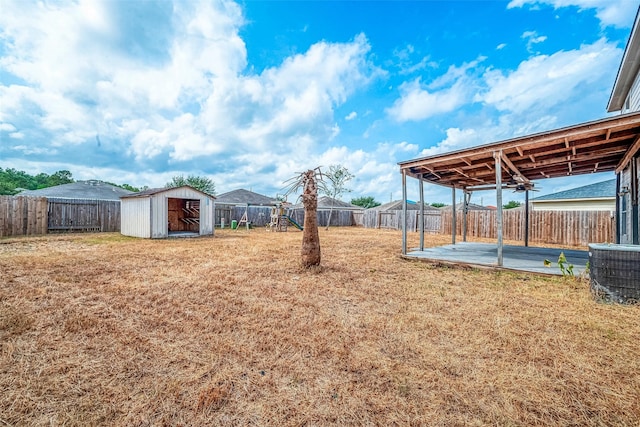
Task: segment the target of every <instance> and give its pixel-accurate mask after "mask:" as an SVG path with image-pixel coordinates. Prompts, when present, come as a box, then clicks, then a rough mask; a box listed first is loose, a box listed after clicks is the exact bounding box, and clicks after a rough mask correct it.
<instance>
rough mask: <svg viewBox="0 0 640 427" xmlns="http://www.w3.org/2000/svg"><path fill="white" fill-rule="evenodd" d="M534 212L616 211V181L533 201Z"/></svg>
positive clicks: (611, 180)
mask: <svg viewBox="0 0 640 427" xmlns="http://www.w3.org/2000/svg"><path fill="white" fill-rule="evenodd" d="M531 209H532V210H534V211H571V210H573V211H611V212H615V210H616V180H615V179H609V180H606V181H600V182H596V183H594V184H589V185H584V186H582V187H577V188H572V189H570V190H566V191H560V192H558V193H552V194H546V195H544V196H540V197H536V198H534V199H531Z"/></svg>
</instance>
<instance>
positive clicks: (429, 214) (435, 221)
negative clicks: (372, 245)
mask: <svg viewBox="0 0 640 427" xmlns="http://www.w3.org/2000/svg"><path fill="white" fill-rule="evenodd" d="M441 214H442V212H441V211H432V210H426V211H425V212H424V231H425V232H426V233H440V229H441V223H442V219H441V218H442V216H441ZM419 218H420V211H417V210H410V211H407V231H418V230H419V225H420V220H419ZM362 225H363V226H364V227H365V228H391V229H397V230H399V229H401V228H402V211H401V210H391V211H379V210H375V209H367V210H366V211H364V215H363V220H362Z"/></svg>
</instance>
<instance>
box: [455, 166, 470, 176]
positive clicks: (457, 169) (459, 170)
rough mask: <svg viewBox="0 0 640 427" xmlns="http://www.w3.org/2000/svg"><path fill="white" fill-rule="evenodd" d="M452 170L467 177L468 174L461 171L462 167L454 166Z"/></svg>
mask: <svg viewBox="0 0 640 427" xmlns="http://www.w3.org/2000/svg"><path fill="white" fill-rule="evenodd" d="M452 170H454V171H456V172H458V173H459V174H460V175H462V176H464V177H465V178H469V175H467V174H466V173H464V172H462V169H460V168H454V169H452Z"/></svg>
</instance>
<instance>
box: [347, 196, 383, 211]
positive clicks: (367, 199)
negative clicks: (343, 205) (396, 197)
mask: <svg viewBox="0 0 640 427" xmlns="http://www.w3.org/2000/svg"><path fill="white" fill-rule="evenodd" d="M351 204H352V205H356V206H362V207H363V208H365V209H369V208H375V207H376V206H380V202H378V201H376V199H375V198H373V197H372V196H363V197H357V198H355V199H351Z"/></svg>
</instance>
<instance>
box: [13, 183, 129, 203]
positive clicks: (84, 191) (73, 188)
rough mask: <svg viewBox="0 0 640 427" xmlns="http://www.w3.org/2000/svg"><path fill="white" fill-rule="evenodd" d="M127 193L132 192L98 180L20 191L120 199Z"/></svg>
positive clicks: (72, 196) (56, 196)
mask: <svg viewBox="0 0 640 427" xmlns="http://www.w3.org/2000/svg"><path fill="white" fill-rule="evenodd" d="M127 194H132V192H131V191H129V190H125V189H124V188H120V187H116V186H115V185H111V184H107V183H106V182H102V181H98V180H88V181H76V182H72V183H70V184H62V185H56V186H54V187H47V188H41V189H39V190H24V191H21V192H20V195H21V196H34V197H49V198H64V199H97V200H120V196H126V195H127Z"/></svg>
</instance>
